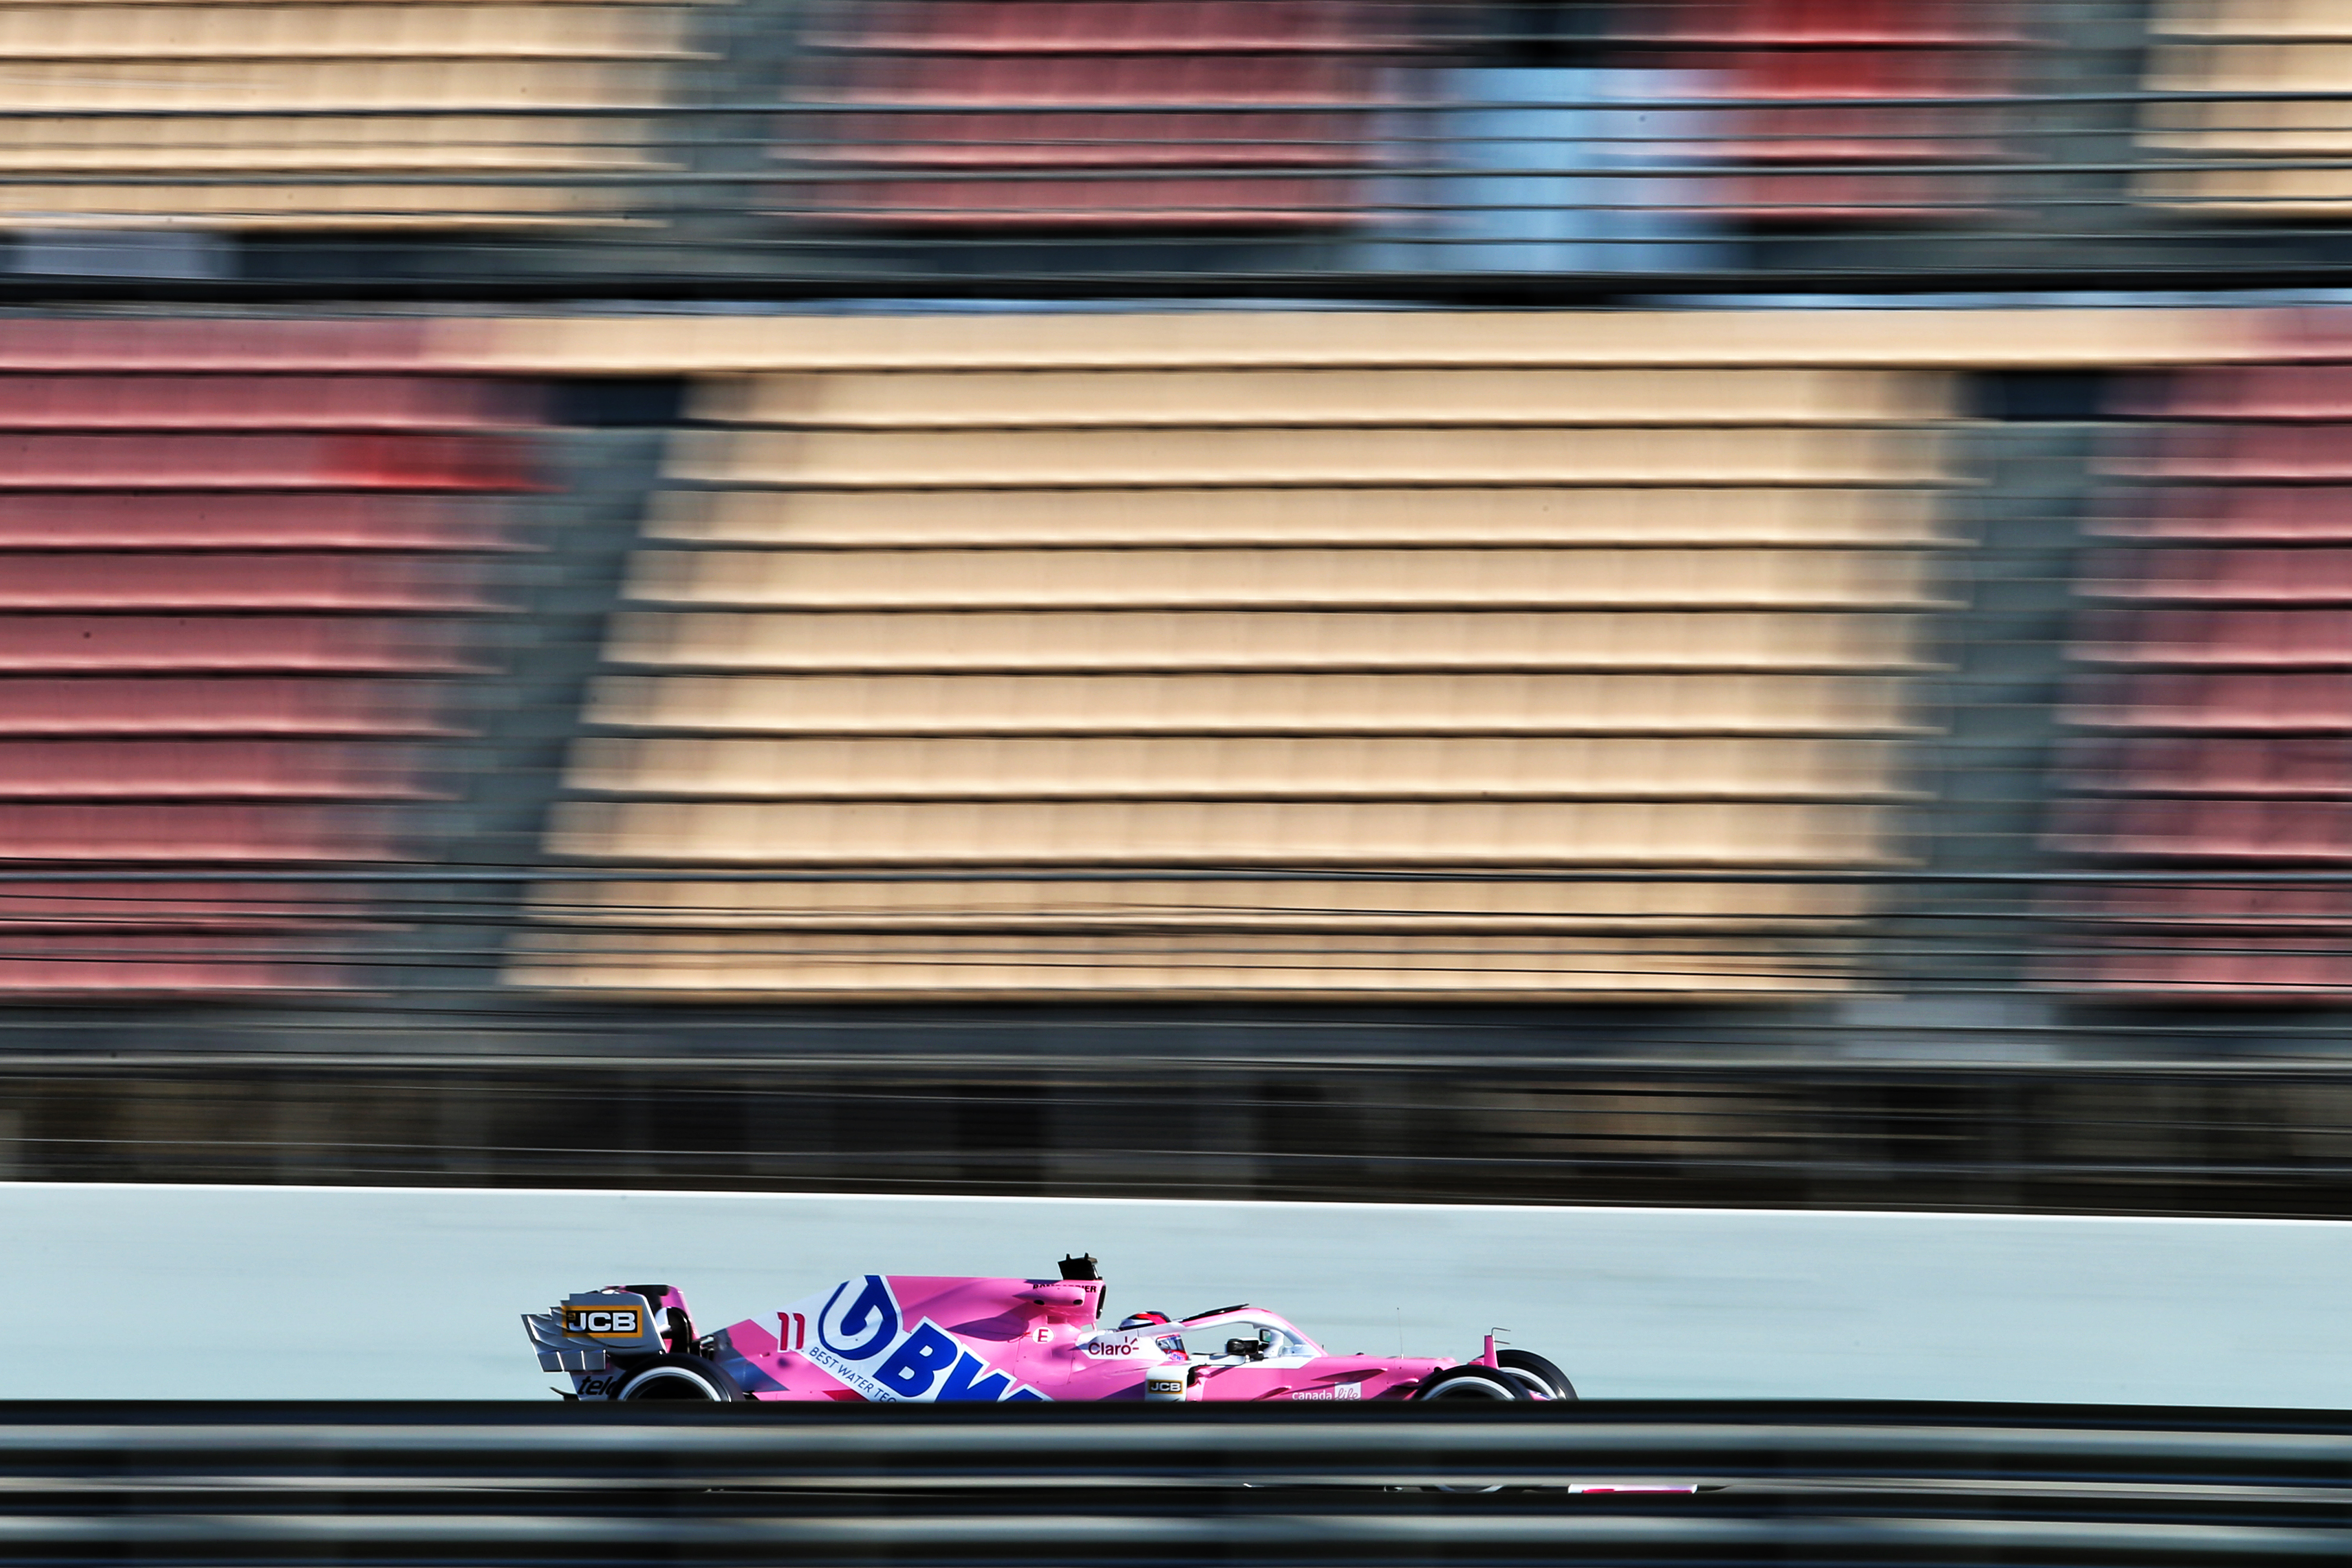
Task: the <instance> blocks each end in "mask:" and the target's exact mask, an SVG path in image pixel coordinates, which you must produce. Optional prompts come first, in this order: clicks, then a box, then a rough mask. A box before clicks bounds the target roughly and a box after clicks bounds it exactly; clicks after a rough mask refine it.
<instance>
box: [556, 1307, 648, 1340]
mask: <svg viewBox="0 0 2352 1568" xmlns="http://www.w3.org/2000/svg"><path fill="white" fill-rule="evenodd" d="M639 1322H640V1315H639V1313H638V1311H637V1310H636V1309H635V1307H566V1308H564V1309H563V1331H564V1332H565V1333H567V1334H583V1335H586V1336H587V1337H589V1338H592V1339H597V1338H604V1337H608V1336H609V1337H611V1338H614V1339H627V1340H634V1339H635V1338H637V1337H638V1336H639V1335H640V1334H642V1333H644V1332H645V1330H644V1329H642V1328H640V1327H639V1326H638V1324H639Z"/></svg>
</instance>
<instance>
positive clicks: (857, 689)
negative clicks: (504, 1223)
mask: <svg viewBox="0 0 2352 1568" xmlns="http://www.w3.org/2000/svg"><path fill="white" fill-rule="evenodd" d="M0 62H5V63H0V228H4V229H5V231H6V233H5V244H0V265H5V268H6V270H5V272H0V994H5V1006H0V1108H5V1109H0V1175H5V1176H12V1177H15V1178H17V1179H58V1180H92V1181H114V1180H122V1181H160V1182H185V1181H221V1182H239V1183H328V1184H356V1183H378V1184H408V1185H416V1184H452V1185H469V1186H481V1185H492V1186H498V1185H505V1186H526V1185H528V1186H549V1185H587V1186H596V1187H611V1186H668V1187H734V1188H745V1189H780V1190H781V1189H805V1190H819V1191H828V1192H868V1193H887V1192H943V1191H955V1192H963V1193H972V1194H1048V1195H1054V1194H1060V1195H1067V1194H1150V1195H1158V1196H1169V1197H1187V1196H1191V1197H1220V1198H1231V1197H1280V1198H1342V1199H1346V1198H1383V1199H1403V1200H1448V1201H1457V1200H1472V1201H1486V1200H1506V1201H1512V1202H1540V1203H1559V1202H1570V1201H1583V1202H1604V1201H1605V1202H1632V1203H1660V1204H1699V1205H1749V1204H1753V1205H1836V1206H1843V1207H1857V1206H1871V1205H1905V1206H1919V1205H1964V1206H1969V1207H1973V1208H1991V1209H2000V1208H2011V1209H2076V1210H2105V1211H2124V1212H2131V1211H2167V1212H2181V1213H2194V1214H2222V1215H2347V1214H2352V1035H2347V1021H2352V439H2347V437H2352V0H2179V3H2174V0H2153V3H2143V0H2012V3H2003V0H1990V3H1979V4H1969V5H1961V4H1957V3H1948V0H1657V3H1649V4H1641V3H1631V0H1629V3H1626V4H1607V3H1600V0H1594V3H1580V0H1558V3H1548V0H1524V3H1494V4H1484V3H1472V0H1459V3H1431V4H1407V3H1402V0H1399V3H1390V0H868V3H862V4H850V3H847V0H840V3H825V0H733V3H709V4H650V3H648V4H637V3H631V0H517V3H513V4H506V3H494V0H458V3H448V0H442V3H433V0H325V3H289V4H281V3H278V0H210V3H201V0H189V3H164V4H147V3H144V0H46V3H38V4H16V3H14V0H9V3H6V4H0Z"/></svg>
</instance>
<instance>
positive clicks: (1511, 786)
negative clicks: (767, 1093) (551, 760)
mask: <svg viewBox="0 0 2352 1568" xmlns="http://www.w3.org/2000/svg"><path fill="white" fill-rule="evenodd" d="M1860 314H1869V315H1874V316H1875V317H1876V318H1877V319H1876V321H1874V322H1873V323H1871V328H1872V330H1870V331H1862V330H1859V324H1858V323H1856V322H1854V321H1853V320H1852V319H1851V318H1849V317H1843V316H1836V315H1828V316H1824V317H1823V318H1822V321H1820V322H1818V323H1813V322H1808V323H1805V324H1804V325H1805V329H1806V330H1805V331H1802V332H1800V331H1793V330H1790V327H1789V326H1788V325H1787V324H1786V323H1783V322H1776V321H1769V320H1768V319H1765V318H1766V317H1767V316H1768V315H1769V313H1757V314H1754V315H1748V314H1739V313H1730V312H1726V313H1720V314H1718V315H1717V316H1716V317H1715V319H1714V321H1712V323H1711V324H1710V325H1709V326H1708V328H1707V330H1706V331H1703V332H1694V331H1692V330H1691V328H1690V327H1689V326H1688V325H1687V324H1686V321H1687V318H1685V320H1683V321H1676V320H1674V319H1672V318H1664V317H1656V316H1644V315H1641V314H1639V313H1631V312H1629V313H1625V314H1623V315H1617V314H1613V313H1596V314H1591V315H1560V316H1543V317H1519V318H1515V319H1512V320H1511V321H1510V323H1509V325H1510V330H1509V331H1503V330H1500V329H1499V325H1498V321H1497V319H1496V318H1487V317H1478V316H1457V317H1450V318H1445V317H1435V316H1428V315H1416V314H1415V313H1412V312H1398V313H1395V314H1392V315H1390V314H1374V315H1351V314H1348V313H1339V312H1300V313H1295V314H1284V313H1272V312H1260V313H1254V314H1244V313H1232V314H1223V315H1208V314H1204V315H1199V316H1158V317H1155V316H1130V317H1119V318H1105V317H1076V318H1074V317H1054V316H1045V317H1030V318H1022V319H1019V320H1015V321H1006V320H982V321H973V320H970V319H963V318H955V317H921V318H875V319H866V320H844V319H832V320H824V319H814V318H803V319H786V320H770V321H731V322H728V323H725V325H726V326H727V327H728V328H730V331H726V332H717V331H711V329H710V325H709V323H708V322H701V321H691V320H680V321H673V322H664V323H646V322H641V321H604V322H598V321H582V322H577V323H517V324H515V325H513V326H512V327H510V328H509V329H507V330H506V331H505V332H504V333H503V334H502V335H501V336H499V337H498V338H490V337H487V336H486V337H481V338H478V339H477V341H476V342H475V343H474V345H473V347H472V349H471V350H470V353H472V355H473V357H474V360H475V363H479V364H481V365H483V366H486V367H487V366H489V365H493V364H498V363H507V364H509V365H518V366H519V365H520V363H530V364H532V365H534V366H535V367H540V368H553V367H557V366H562V367H564V368H568V369H572V370H575V371H576V370H590V371H602V372H606V373H613V372H636V373H642V372H644V371H646V370H647V369H649V368H652V367H653V366H655V365H656V364H658V363H663V361H664V359H665V357H666V356H667V363H668V365H669V366H670V367H671V368H672V369H673V370H680V369H682V370H688V371H693V372H698V373H701V375H702V381H701V384H700V385H699V387H698V398H697V412H698V414H700V415H701V416H703V417H704V418H705V419H706V420H709V421H710V422H711V425H712V426H713V427H709V428H704V429H700V430H697V431H693V432H689V433H688V435H687V436H686V437H684V438H682V439H680V440H679V441H678V442H677V446H676V448H675V450H674V453H673V456H672V459H671V464H670V472H671V475H672V485H671V488H670V489H669V492H668V493H667V495H665V496H664V497H663V498H662V500H661V501H660V502H659V504H658V505H657V506H656V508H655V509H654V511H653V514H652V516H651V519H650V521H648V524H647V532H648V535H649V537H648V539H647V540H646V545H645V547H644V548H643V549H642V550H641V551H640V552H639V554H638V555H637V557H636V559H635V562H634V563H632V566H631V568H630V572H629V574H628V578H627V585H626V597H627V600H628V604H627V607H626V609H625V613H624V614H623V615H621V616H618V617H617V618H616V619H615V621H614V626H613V631H612V636H611V639H610V642H609V644H608V647H607V650H606V657H607V669H606V672H605V673H604V675H603V676H601V677H600V678H599V679H598V681H597V682H596V684H595V687H594V689H593V692H592V693H591V696H590V699H589V707H588V714H587V718H588V722H589V726H590V738H588V739H587V740H585V741H584V742H583V743H582V744H581V745H580V747H579V748H578V750H577V752H576V753H575V755H574V757H573V759H572V767H571V771H570V775H569V780H568V784H569V798H568V799H567V801H566V803H565V804H564V805H562V807H560V809H559V811H558V813H557V815H556V817H555V819H554V821H553V823H552V825H551V829H550V837H549V846H548V847H549V849H550V851H551V855H552V856H553V857H554V858H556V859H557V860H558V861H559V862H560V863H569V864H571V865H573V866H578V867H583V868H594V867H614V868H629V869H630V870H631V871H632V872H633V873H634V874H635V876H636V877H638V878H639V879H637V880H631V881H620V880H615V881H611V882H604V881H596V880H590V881H587V882H584V883H571V884H552V883H551V884H549V885H547V886H545V887H544V888H542V889H541V892H540V894H539V895H538V898H537V900H536V909H537V913H538V917H539V918H538V921H537V922H536V924H535V926H534V929H533V931H531V933H530V935H529V936H528V937H527V938H526V939H525V940H524V941H522V942H520V944H519V946H518V947H517V949H516V951H515V952H514V955H513V958H512V962H511V964H510V969H509V978H510V979H511V980H512V981H513V982H514V983H515V984H520V985H525V986H530V987H539V988H551V989H558V990H565V991H572V992H581V993H588V994H631V995H666V996H677V997H691V996H701V997H707V998H712V999H729V998H737V999H740V998H755V997H763V996H765V997H794V996H796V997H804V998H823V997H840V998H862V999H889V998H894V997H896V998H909V999H913V998H923V997H938V996H967V997H986V996H1020V997H1051V996H1091V997H1122V996H1124V997H1145V998H1149V997H1182V996H1206V995H1245V996H1258V997H1269V998H1271V997H1279V996H1299V997H1328V996H1361V997H1387V998H1410V997H1414V996H1431V997H1438V996H1465V995H1482V994H1494V995H1500V996H1510V997H1517V998H1522V999H1530V1000H1532V999H1540V998H1545V997H1607V996H1619V997H1626V998H1654V997H1690V996H1702V997H1703V996H1722V997H1750V996H1772V995H1788V996H1797V995H1807V994H1821V993H1822V992H1825V991H1835V990H1839V989H1843V988H1845V987H1848V986H1850V985H1851V984H1853V980H1852V963H1851V953H1850V951H1849V948H1850V944H1851V942H1852V940H1853V921H1855V919H1856V918H1857V917H1858V916H1859V915H1860V914H1862V913H1863V912H1864V910H1865V909H1866V908H1867V905H1868V896H1867V893H1866V891H1865V890H1864V889H1862V888H1861V887H1860V886H1859V885H1858V884H1857V883H1856V882H1855V881H1853V880H1852V879H1847V880H1840V879H1839V876H1838V874H1839V873H1842V872H1854V871H1860V872H1867V871H1870V870H1872V869H1874V868H1889V867H1893V866H1896V865H1899V864H1900V863H1901V858H1902V847H1901V843H1900V834H1899V832H1898V831H1897V826H1896V818H1895V814H1896V812H1897V811H1898V810H1899V808H1900V805H1901V803H1902V802H1903V801H1904V800H1905V799H1906V798H1908V796H1907V794H1906V791H1907V790H1908V789H1909V788H1910V787H1911V784H1910V781H1908V780H1907V778H1906V773H1905V771H1904V767H1903V757H1904V749H1903V748H1904V740H1905V737H1906V736H1913V735H1916V734H1919V733H1921V732H1923V725H1924V723H1925V721H1924V720H1923V718H1922V716H1921V715H1920V713H1919V712H1918V711H1917V708H1916V700H1915V699H1914V695H1913V691H1912V687H1913V684H1914V682H1915V680H1916V673H1917V672H1918V671H1919V670H1921V669H1922V668H1925V667H1926V661H1927V655H1926V654H1925V652H1924V651H1923V649H1922V647H1921V643H1920V637H1919V621H1920V618H1921V612H1923V611H1925V610H1927V609H1929V608H1932V607H1934V606H1935V605H1938V604H1939V603H1941V602H1942V601H1943V599H1944V597H1945V590H1944V589H1943V587H1942V586H1941V584H1942V582H1943V579H1944V574H1943V573H1942V571H1941V570H1940V569H1939V566H1938V562H1939V560H1940V559H1941V557H1942V555H1943V553H1944V552H1947V551H1948V549H1950V548H1952V547H1953V543H1954V542H1953V541H1952V540H1951V539H1950V538H1948V536H1947V534H1946V533H1945V531H1944V530H1943V528H1942V526H1941V525H1940V523H1939V521H1938V519H1937V503H1936V498H1937V491H1938V490H1939V489H1941V488H1942V487H1943V486H1945V485H1946V484H1947V483H1948V479H1949V464H1948V458H1947V456H1946V450H1945V448H1946V444H1947V440H1948V435H1947V428H1948V426H1950V425H1951V424H1952V423H1953V422H1954V421H1955V419H1956V418H1957V417H1958V413H1957V406H1956V397H1957V394H1956V386H1957V383H1956V382H1955V381H1954V379H1953V378H1952V377H1951V376H1949V375H1948V374H1943V369H1944V367H1946V366H1948V365H1952V364H1960V363H1969V361H1968V359H1967V358H1966V357H1965V355H1966V353H1967V352H1968V351H1967V350H1966V349H1965V348H1964V347H1963V342H1964V340H1965V339H1966V338H1967V337H1968V335H1969V334H1967V333H1964V332H1962V331H1958V329H1957V327H1956V325H1955V324H1954V323H1952V322H1951V321H1948V319H1946V318H1943V317H1942V316H1941V313H1939V312H1867V313H1860ZM2042 318H2043V319H2042V322H2041V323H2040V324H2039V327H2040V336H2041V338H2042V342H2043V345H2044V348H2043V353H2044V354H2045V355H2046V356H2047V362H2048V363H2062V364H2063V363H2070V360H2069V358H2068V356H2069V355H2070V354H2074V353H2090V352H2093V347H2094V345H2096V347H2097V349H2098V351H2099V352H2103V353H2104V352H2105V351H2106V349H2107V346H2108V342H2109V341H2110V340H2111V339H2112V337H2113V336H2114V335H2115V334H2113V332H2112V329H2110V328H2108V327H2105V326H2095V325H2094V324H2091V323H2088V322H2085V321H2084V320H2083V319H2082V318H2081V316H2079V315H2078V314H2076V313H2073V312H2043V313H2042ZM2143 326H2144V328H2145V331H2144V332H2143V333H2142V334H2141V335H2140V336H2139V338H2138V340H2137V341H2138V342H2140V344H2141V347H2140V349H2139V351H2138V352H2140V353H2146V352H2147V348H2146V343H2147V341H2148V340H2149V339H2151V338H2152V339H2154V340H2155V341H2157V342H2175V343H2178V342H2183V341H2187V340H2189V339H2191V338H2194V337H2195V335H2196V333H2197V331H2199V330H2200V329H2199V328H2198V327H2197V326H2196V325H2195V323H2194V322H2193V321H2188V320H2186V319H2184V318H2182V317H2179V316H2177V315H2173V314H2170V313H2163V312H2158V313H2154V314H2152V315H2150V316H2149V317H2148V318H2147V321H2146V322H2145V323H2143ZM2010 331H2011V328H2010V327H2009V326H2008V325H2006V324H2005V323H2004V322H2003V321H2002V320H2000V319H1999V318H1995V317H1991V316H1982V317H1979V320H1978V322H1977V324H1976V327H1975V329H1974V336H1975V339H1976V348H1975V351H1974V352H1975V353H1977V354H1978V355H1979V356H1982V357H1988V358H1990V361H1991V363H2000V356H2001V355H2002V354H2004V353H2017V354H2018V355H2020V356H2021V357H2022V356H2024V355H2025V354H2026V353H2027V352H2028V351H2027V349H2026V348H2025V346H2024V344H2023V342H2022V341H2021V338H2019V339H2017V340H2014V341H2008V342H2004V337H2003V334H2004V333H2005V332H2010ZM460 357H463V356H462V355H461V356H460ZM2121 357H2126V358H2127V357H2130V356H2128V355H2126V356H2121ZM2028 363H2031V362H2030V361H2028ZM665 870H667V871H670V872H673V873H674V876H671V877H665V876H663V875H662V874H661V873H662V872H664V871H665ZM747 871H749V872H753V873H755V874H757V873H765V874H769V875H772V876H775V877H778V878H779V879H776V880H768V881H745V880H741V879H737V878H740V874H741V873H744V872H747ZM719 873H730V874H731V875H728V876H722V875H719ZM1823 873H1827V874H1828V875H1827V876H1823V875H1822V874H1823ZM649 874H650V878H649V879H648V875H649ZM1718 876H1720V877H1721V879H1715V880H1710V878H1713V877H1718Z"/></svg>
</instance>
